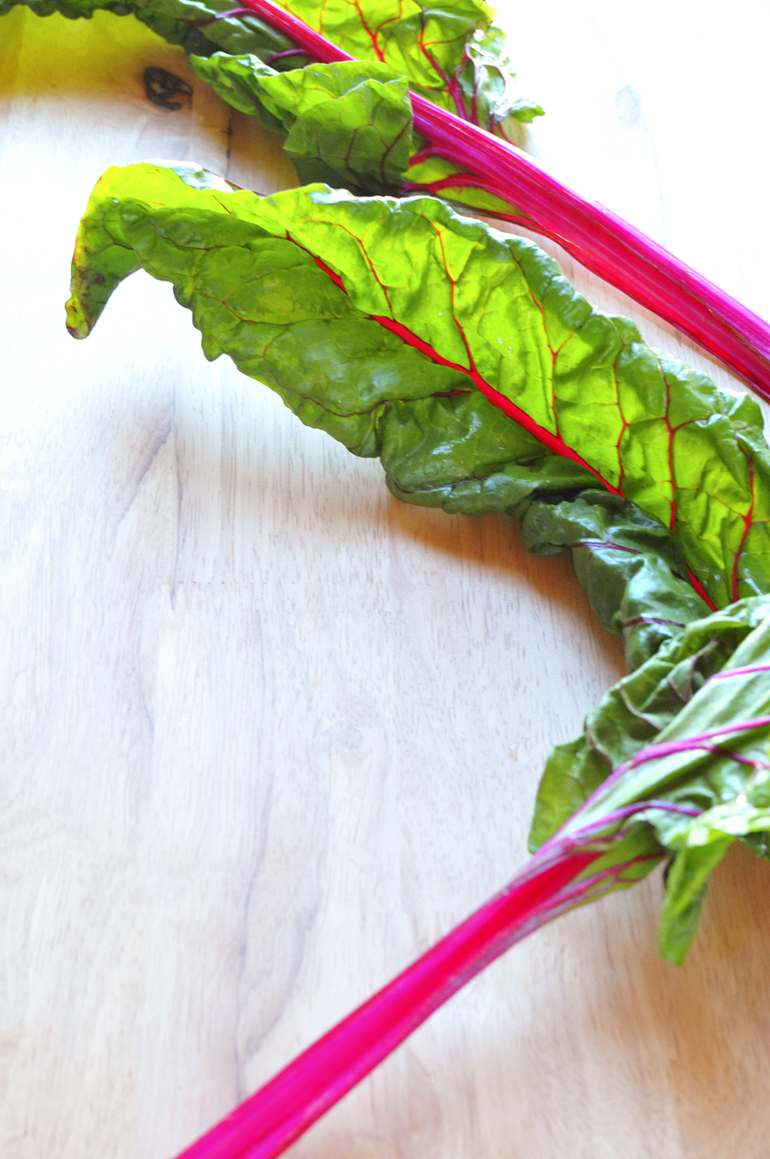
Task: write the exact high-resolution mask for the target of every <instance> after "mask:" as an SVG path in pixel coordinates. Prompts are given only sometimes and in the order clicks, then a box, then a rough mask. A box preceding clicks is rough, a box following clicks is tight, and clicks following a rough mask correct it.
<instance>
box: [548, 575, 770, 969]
mask: <svg viewBox="0 0 770 1159" xmlns="http://www.w3.org/2000/svg"><path fill="white" fill-rule="evenodd" d="M769 736H770V598H768V597H755V598H750V599H747V600H742V601H739V602H738V603H736V604H734V605H732V606H731V607H729V608H726V609H724V610H723V611H719V612H716V613H714V614H712V615H710V616H708V617H705V618H704V619H702V620H698V621H695V622H693V623H691V624H689V625H688V626H687V627H686V628H685V630H684V631H683V632H682V633H681V635H680V636H679V637H678V638H676V639H674V640H672V641H670V642H669V643H667V644H664V646H663V647H662V648H661V649H660V650H659V652H658V653H657V654H656V655H655V656H653V657H652V658H651V659H650V660H648V661H647V662H646V663H645V664H644V665H642V666H641V667H640V668H639V669H638V670H637V671H636V672H634V673H633V674H632V675H631V676H628V677H626V678H625V679H624V680H622V681H620V683H619V684H618V685H616V686H615V688H613V689H611V690H610V691H609V692H608V693H607V694H606V696H605V697H604V698H603V700H602V701H601V702H600V704H599V705H598V707H597V708H596V709H595V710H594V712H592V713H591V714H590V715H589V717H588V719H587V721H586V731H585V733H584V734H583V736H582V737H580V738H578V740H577V741H574V742H573V743H572V744H570V745H561V746H559V747H558V748H556V749H554V750H553V752H552V754H551V757H550V759H549V761H548V765H547V767H546V771H545V774H544V776H543V780H542V782H541V786H540V790H539V793H538V800H537V807H536V812H535V819H534V823H533V827H532V834H531V842H530V843H531V847H533V848H537V847H540V846H541V845H542V844H543V843H544V842H545V841H546V840H547V839H549V838H551V837H552V836H553V834H554V833H555V832H557V831H559V832H560V834H561V836H562V837H563V836H564V835H569V834H574V835H582V839H583V840H585V835H586V834H590V833H591V832H594V833H597V832H599V831H601V829H602V826H603V824H605V823H606V825H607V827H608V828H612V827H613V826H614V827H615V828H616V829H618V828H619V827H621V826H622V824H623V823H624V821H623V818H624V817H625V818H628V817H629V813H628V810H629V809H631V810H633V818H632V823H633V825H637V824H638V822H639V821H640V820H641V821H642V822H643V824H644V825H645V826H647V827H648V829H649V833H648V841H649V845H650V856H649V858H648V859H647V861H646V862H645V864H646V865H648V866H649V867H650V868H651V867H652V865H653V863H654V861H655V856H654V854H655V848H656V846H657V847H659V848H660V850H666V851H668V852H669V853H671V854H673V857H674V860H673V865H672V868H671V871H670V873H669V875H668V878H667V884H666V899H665V903H664V907H663V913H662V917H661V927H660V934H659V948H660V950H661V953H662V954H663V955H664V956H665V957H667V958H668V959H669V960H671V961H674V962H681V961H682V960H683V958H684V955H685V953H686V950H687V947H688V945H689V942H690V940H691V938H692V935H693V933H694V931H695V928H696V925H697V921H698V915H699V912H700V907H701V903H702V900H703V896H704V893H705V887H706V882H707V879H708V875H709V873H710V872H711V869H712V868H713V867H714V866H715V865H716V864H717V863H718V862H719V861H720V860H721V858H722V857H723V856H724V854H725V852H726V850H727V848H728V847H729V845H730V843H731V842H732V841H733V840H734V839H735V838H736V837H738V838H740V839H742V840H743V841H745V843H746V844H747V845H749V847H750V848H751V849H752V850H753V851H754V852H755V853H757V854H759V855H761V856H765V857H766V856H767V855H768V833H770V761H768V737H769ZM617 854H618V850H612V851H611V853H610V855H609V856H611V857H612V856H614V857H617Z"/></svg>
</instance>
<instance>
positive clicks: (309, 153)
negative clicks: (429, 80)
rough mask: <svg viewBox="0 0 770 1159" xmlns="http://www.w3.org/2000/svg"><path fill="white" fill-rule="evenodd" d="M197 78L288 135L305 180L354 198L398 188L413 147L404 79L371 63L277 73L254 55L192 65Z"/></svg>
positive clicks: (212, 58) (216, 57)
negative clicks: (323, 183)
mask: <svg viewBox="0 0 770 1159" xmlns="http://www.w3.org/2000/svg"><path fill="white" fill-rule="evenodd" d="M190 66H191V68H192V70H193V72H195V73H196V75H197V76H199V77H201V79H203V80H206V81H208V82H209V84H211V86H212V87H213V88H214V90H215V91H216V92H217V93H219V95H220V96H222V97H224V98H225V100H228V101H229V102H230V104H232V105H234V106H235V107H236V108H238V109H240V110H241V111H242V112H247V113H258V114H259V115H260V119H261V120H262V122H263V124H265V125H266V127H267V128H276V129H279V130H282V131H284V132H285V133H286V134H287V138H286V141H285V143H284V149H285V150H286V152H287V153H288V155H289V157H290V159H291V160H292V161H293V163H294V166H295V168H296V170H297V172H298V173H299V176H300V180H302V181H305V182H311V181H328V182H329V183H330V184H333V185H340V184H341V185H343V186H344V187H345V188H346V189H351V190H353V191H354V192H368V193H383V192H387V191H388V190H394V189H398V188H400V186H401V185H402V182H403V175H404V172H405V171H406V169H407V166H408V164H409V154H410V151H411V144H412V106H411V102H410V100H409V90H408V86H407V81H406V78H405V77H402V76H399V75H398V74H397V73H396V72H394V71H393V69H392V68H391V67H390V65H387V64H378V63H376V62H373V61H367V62H366V63H365V64H360V63H359V62H358V61H345V62H341V63H339V64H311V65H308V66H307V67H306V68H301V69H293V70H292V71H290V72H283V73H279V72H276V71H275V69H272V68H270V67H269V66H268V65H264V64H261V63H260V61H259V60H258V58H257V57H255V56H228V55H227V54H225V53H215V54H214V55H213V56H209V57H196V56H192V57H191V58H190Z"/></svg>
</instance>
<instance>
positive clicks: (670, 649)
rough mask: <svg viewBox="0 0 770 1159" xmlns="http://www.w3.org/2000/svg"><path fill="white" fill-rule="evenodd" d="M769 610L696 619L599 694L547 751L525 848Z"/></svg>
mask: <svg viewBox="0 0 770 1159" xmlns="http://www.w3.org/2000/svg"><path fill="white" fill-rule="evenodd" d="M769 613H770V603H769V602H768V601H767V600H766V599H765V598H761V597H758V598H754V599H748V600H741V601H740V602H739V603H737V604H734V605H732V606H731V607H729V608H726V609H724V610H723V611H720V612H715V613H713V614H712V615H710V616H707V617H705V618H701V619H696V620H694V621H693V622H691V623H689V624H688V625H687V626H686V627H685V629H684V631H682V632H680V633H678V634H677V635H676V636H675V637H673V638H672V639H671V640H669V641H668V642H666V643H664V644H663V646H662V647H660V648H659V650H658V651H657V652H656V653H655V654H654V655H652V656H651V657H650V659H648V660H647V661H646V662H645V663H644V664H642V665H641V666H640V667H639V668H637V669H636V670H635V671H634V672H632V673H631V675H630V676H626V677H624V678H623V679H622V680H621V681H620V682H619V683H618V684H616V685H615V686H614V687H613V688H611V689H610V690H609V691H608V692H607V693H605V695H604V696H603V697H602V699H601V700H600V701H599V704H598V705H597V706H596V708H595V709H593V710H592V711H591V712H590V713H589V714H588V716H587V717H586V726H585V731H584V732H583V734H582V735H581V736H580V737H578V738H577V740H574V741H571V742H569V743H568V744H562V745H557V746H556V747H555V748H554V749H552V751H551V754H550V756H549V758H548V762H547V764H546V767H545V772H544V773H543V777H542V780H541V782H540V788H539V790H538V795H537V802H536V805H535V815H534V818H533V821H532V829H531V833H530V840H529V845H530V849H532V850H533V851H534V850H535V849H538V848H539V847H540V846H541V845H542V844H543V842H544V841H547V840H548V838H549V837H552V836H553V834H554V833H555V832H556V831H557V830H558V829H560V828H561V826H562V825H564V824H565V823H566V822H567V821H568V820H569V818H570V817H571V816H572V815H573V813H575V812H576V811H577V810H578V809H579V808H581V806H582V805H584V804H585V802H586V801H587V800H588V798H589V797H590V796H591V794H592V793H593V792H594V791H595V790H596V789H597V788H598V787H599V786H600V785H601V784H602V783H603V782H604V781H605V780H606V778H607V777H608V775H609V774H610V772H611V771H612V770H613V769H615V768H617V767H618V766H619V765H622V764H623V763H624V762H625V761H628V760H630V759H631V757H633V756H634V754H635V753H637V752H638V751H639V750H640V749H642V748H644V746H645V745H649V744H652V743H653V742H654V741H655V740H656V739H657V738H658V735H659V733H661V732H662V731H663V729H665V728H667V727H668V726H669V725H670V724H671V723H672V722H673V721H674V720H675V718H676V717H677V715H678V714H679V713H680V712H681V710H682V709H683V708H684V707H685V705H687V704H689V702H690V700H691V699H692V697H693V696H694V695H695V693H696V692H698V691H699V690H700V689H701V688H702V687H703V685H704V683H705V682H706V680H707V679H708V678H709V677H710V676H712V675H713V674H714V673H715V672H718V671H720V669H721V668H723V667H724V665H725V664H727V663H728V662H729V660H730V657H731V656H732V655H733V653H734V652H735V650H736V648H737V647H738V645H739V644H740V643H741V642H742V641H743V640H744V639H745V638H746V637H747V636H748V635H749V634H750V632H752V631H753V630H754V629H755V628H756V627H757V626H758V625H759V624H761V623H762V622H763V620H764V617H765V616H767V615H768V614H769Z"/></svg>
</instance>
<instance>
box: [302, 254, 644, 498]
mask: <svg viewBox="0 0 770 1159" xmlns="http://www.w3.org/2000/svg"><path fill="white" fill-rule="evenodd" d="M313 261H314V262H315V264H316V265H317V266H318V268H319V269H320V270H323V272H324V273H325V274H327V275H328V276H329V277H330V278H331V280H332V281H333V282H334V284H335V285H336V286H339V287H340V289H341V290H343V291H344V292H345V293H347V287H346V286H345V283H344V282H343V280H342V278H341V277H340V276H339V274H335V272H334V270H332V269H330V268H329V266H327V265H326V263H325V262H324V261H322V260H321V258H318V257H315V256H314V257H313ZM369 317H370V318H372V320H373V321H374V322H379V324H380V326H384V328H385V329H386V330H390V331H391V332H392V333H393V334H397V335H398V336H399V338H401V339H402V340H403V341H404V342H405V343H406V344H407V345H408V346H412V347H413V348H414V349H415V350H419V351H420V353H421V354H425V355H427V357H428V358H430V359H431V360H432V361H433V362H436V363H438V364H439V366H448V367H450V368H451V369H452V370H457V371H459V372H460V373H461V374H466V375H467V376H468V378H470V380H471V381H472V382H473V383H474V384H475V385H476V386H477V387H478V388H479V390H480V391H481V392H482V394H485V395H486V397H487V398H488V399H489V400H490V402H492V403H494V405H495V406H496V407H499V408H500V410H501V411H503V412H504V413H505V414H507V415H508V417H509V418H512V419H515V420H516V422H517V423H519V425H520V426H522V427H524V429H525V430H526V431H528V432H529V433H530V434H531V435H534V437H535V438H536V439H539V440H540V442H541V443H543V445H544V446H546V447H547V448H548V450H549V451H552V452H553V453H554V454H555V455H561V456H562V457H563V458H565V459H571V460H572V462H573V463H577V464H578V465H579V466H581V467H585V469H586V470H587V471H590V472H591V474H592V475H594V476H595V478H597V479H598V480H599V482H600V483H601V484H602V486H603V487H606V488H607V490H608V491H611V492H612V494H613V495H620V496H621V498H622V497H623V493H622V491H618V489H617V487H613V485H612V484H611V483H608V482H607V480H606V479H605V478H604V477H603V476H602V475H601V474H600V473H599V472H598V471H597V470H596V468H595V467H592V466H591V464H590V463H587V462H586V461H585V459H583V458H581V457H580V455H579V454H578V453H577V451H575V450H573V449H572V447H570V446H569V445H568V444H567V443H565V442H564V440H563V439H562V438H560V437H559V436H558V435H555V434H553V432H552V431H549V430H548V429H547V428H546V427H542V426H541V425H540V424H539V423H536V422H535V420H534V419H533V418H532V417H531V416H530V415H528V414H527V412H526V411H525V410H522V409H521V407H519V406H516V403H515V402H511V400H510V399H509V398H506V396H505V395H504V394H501V393H500V391H499V390H495V388H494V387H493V386H491V385H490V384H489V383H488V382H487V381H486V379H484V378H482V376H481V375H480V374H479V372H478V370H477V369H476V367H475V366H473V365H471V366H470V367H468V366H461V365H460V363H459V362H452V361H451V360H450V359H448V358H444V356H443V355H441V354H439V352H438V351H437V350H436V348H435V347H434V346H431V345H430V343H429V342H426V341H425V340H424V339H423V338H420V337H419V336H418V335H417V334H414V333H413V332H412V331H411V330H410V329H409V328H408V327H407V326H405V325H404V324H403V322H397V321H396V320H395V319H394V318H388V317H387V316H386V315H384V314H370V315H369ZM466 346H467V342H466Z"/></svg>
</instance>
